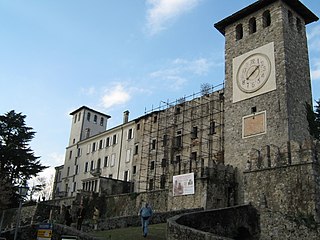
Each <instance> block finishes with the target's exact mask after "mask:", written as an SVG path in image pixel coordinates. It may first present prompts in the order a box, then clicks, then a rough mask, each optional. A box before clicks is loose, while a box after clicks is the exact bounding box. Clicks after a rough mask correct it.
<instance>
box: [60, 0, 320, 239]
mask: <svg viewBox="0 0 320 240" xmlns="http://www.w3.org/2000/svg"><path fill="white" fill-rule="evenodd" d="M317 20H318V17H317V16H315V15H314V14H313V13H312V12H311V11H310V10H309V9H308V8H307V7H306V6H304V5H303V4H302V3H301V2H300V1H298V0H260V1H257V2H255V3H253V4H251V5H250V6H248V7H246V8H244V9H242V10H240V11H238V12H236V13H234V14H232V15H231V16H229V17H227V18H225V19H223V20H222V21H220V22H218V23H216V24H215V27H216V28H217V29H218V30H219V31H220V32H221V33H222V34H223V35H224V36H225V68H226V69H225V74H226V75H225V84H224V86H222V87H221V88H220V89H219V88H218V89H217V90H216V89H210V90H208V89H207V90H206V91H203V92H201V93H199V94H198V95H193V96H191V97H190V98H181V99H179V100H177V101H176V102H174V103H166V104H164V105H162V106H160V107H159V108H158V109H155V110H152V111H150V112H147V113H146V114H145V115H143V116H141V117H139V118H137V119H134V120H131V121H129V112H128V111H126V112H125V113H124V121H123V124H121V125H119V126H117V127H115V128H112V129H108V130H106V128H105V125H99V119H102V118H103V119H104V120H107V119H108V118H109V116H108V115H106V114H103V113H99V112H97V111H95V110H92V109H90V108H87V107H82V108H79V109H78V110H76V111H74V112H72V113H71V115H73V125H72V127H71V135H70V142H69V146H68V147H67V150H66V159H65V164H64V165H63V166H59V167H57V168H56V169H57V175H56V180H55V188H54V196H56V199H61V201H63V199H64V198H68V197H69V198H70V197H74V196H75V194H76V193H78V192H81V191H87V192H97V193H101V194H102V192H101V188H100V185H101V181H102V180H101V179H103V178H110V179H114V180H117V181H123V182H130V184H131V185H130V186H131V187H130V188H131V190H130V191H131V192H135V193H148V192H149V193H150V194H151V193H152V192H154V191H164V192H166V193H167V195H166V196H165V198H166V199H165V200H164V201H166V205H165V206H166V209H165V210H167V211H169V210H177V209H179V208H180V209H181V208H201V207H202V208H204V209H212V208H219V207H227V206H233V205H238V204H244V203H252V204H253V206H254V207H256V208H257V209H258V210H259V211H260V213H262V215H261V219H262V220H263V222H264V223H266V222H268V217H267V216H269V215H268V214H269V213H270V212H271V215H270V216H272V213H274V214H282V216H290V217H291V220H292V219H294V218H295V217H297V216H298V215H299V214H300V215H302V216H304V217H306V216H308V217H310V218H312V219H314V220H315V221H316V222H319V220H320V211H319V210H320V209H319V207H320V199H319V197H320V196H319V190H320V181H319V176H320V175H319V171H320V170H319V162H318V150H319V149H318V148H319V147H318V145H317V144H315V143H313V141H311V140H310V134H309V129H308V121H307V118H306V108H305V107H306V103H308V104H311V99H312V96H311V83H310V69H309V60H308V48H307V39H306V25H307V24H309V23H311V22H314V21H317ZM88 113H90V114H91V115H92V116H96V117H97V119H98V120H97V119H96V121H95V120H93V122H90V118H89V117H88ZM79 116H80V117H79ZM81 116H82V120H80V122H81V121H82V125H81V126H82V127H79V126H80V125H77V124H78V123H77V121H79V119H81ZM91 121H92V120H91ZM88 131H89V133H95V134H90V135H89V134H88ZM84 133H85V134H84ZM72 169H74V170H72ZM184 174H192V175H191V176H192V180H193V181H194V184H193V191H192V192H191V193H190V195H184V194H182V195H181V196H176V195H175V194H174V191H173V189H174V186H173V185H174V184H175V183H174V180H173V179H174V177H177V176H181V175H184ZM60 175H61V177H60V178H59V176H60ZM217 176H223V178H224V181H221V178H219V177H217ZM204 179H205V180H204ZM61 192H62V193H63V194H61ZM219 194H220V196H219ZM150 196H151V195H150ZM144 200H148V198H145V199H144ZM266 209H267V211H266ZM263 213H266V215H263ZM290 217H289V218H290ZM270 219H271V217H270ZM261 229H262V236H264V237H265V239H268V237H271V236H270V235H268V234H269V232H270V229H268V228H267V227H266V226H264V227H261ZM263 229H265V230H263ZM263 231H264V232H263ZM271 232H272V231H271Z"/></svg>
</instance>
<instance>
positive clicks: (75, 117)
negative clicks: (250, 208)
mask: <svg viewBox="0 0 320 240" xmlns="http://www.w3.org/2000/svg"><path fill="white" fill-rule="evenodd" d="M76 121H77V114H76V115H74V123H76Z"/></svg>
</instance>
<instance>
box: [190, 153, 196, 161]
mask: <svg viewBox="0 0 320 240" xmlns="http://www.w3.org/2000/svg"><path fill="white" fill-rule="evenodd" d="M191 160H192V161H196V160H197V152H192V153H191Z"/></svg>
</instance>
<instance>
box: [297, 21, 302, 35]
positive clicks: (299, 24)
mask: <svg viewBox="0 0 320 240" xmlns="http://www.w3.org/2000/svg"><path fill="white" fill-rule="evenodd" d="M296 25H297V30H298V32H301V29H302V23H301V20H300V18H297V22H296Z"/></svg>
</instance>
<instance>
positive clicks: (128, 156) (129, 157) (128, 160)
mask: <svg viewBox="0 0 320 240" xmlns="http://www.w3.org/2000/svg"><path fill="white" fill-rule="evenodd" d="M130 160H131V149H127V155H126V162H130Z"/></svg>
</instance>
